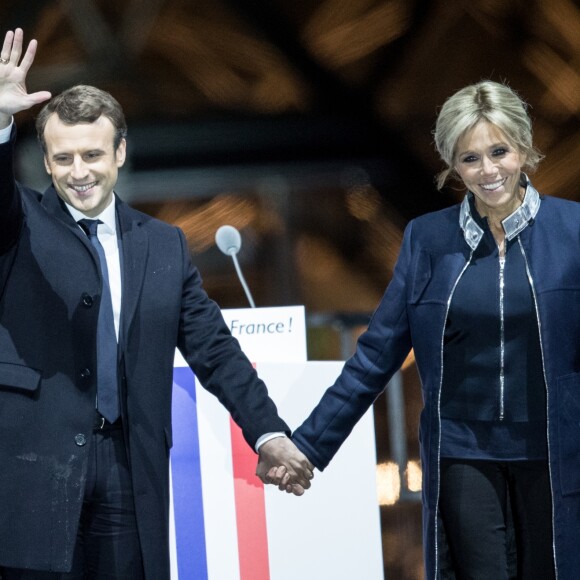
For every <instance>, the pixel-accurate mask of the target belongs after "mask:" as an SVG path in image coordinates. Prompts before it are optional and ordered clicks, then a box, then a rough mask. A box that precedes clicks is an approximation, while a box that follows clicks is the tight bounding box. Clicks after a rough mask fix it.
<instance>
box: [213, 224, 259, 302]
mask: <svg viewBox="0 0 580 580" xmlns="http://www.w3.org/2000/svg"><path fill="white" fill-rule="evenodd" d="M215 243H216V244H217V247H218V248H219V249H220V250H221V251H222V253H224V254H225V255H226V256H231V258H232V260H233V261H234V266H235V267H236V272H237V274H238V278H239V280H240V283H241V284H242V288H243V289H244V292H245V293H246V297H247V298H248V302H249V303H250V306H251V307H252V308H256V305H255V304H254V299H253V298H252V294H251V293H250V289H249V288H248V285H247V284H246V280H245V279H244V275H243V274H242V269H241V268H240V264H239V263H238V258H237V256H236V254H237V253H238V252H239V251H240V248H241V247H242V236H241V235H240V232H239V231H238V230H237V229H236V228H234V226H221V227H220V228H218V231H217V232H216V233H215Z"/></svg>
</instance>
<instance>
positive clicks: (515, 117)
mask: <svg viewBox="0 0 580 580" xmlns="http://www.w3.org/2000/svg"><path fill="white" fill-rule="evenodd" d="M480 121H488V122H489V123H492V124H493V125H495V126H496V127H498V128H499V129H500V130H501V131H502V132H503V133H504V135H505V136H506V138H507V139H508V140H509V142H510V143H511V144H512V145H513V146H514V147H515V148H516V149H517V150H518V152H519V153H520V154H522V155H525V159H526V160H525V163H524V167H525V168H526V169H527V170H528V171H533V170H534V169H535V168H536V166H537V165H538V163H539V161H540V159H541V158H542V155H541V154H540V152H539V151H538V150H537V149H536V148H535V147H534V145H533V143H532V121H531V119H530V117H529V115H528V113H527V104H526V103H525V102H524V101H523V100H522V99H520V97H518V95H517V94H516V93H515V92H514V91H513V90H512V89H510V88H509V87H508V86H506V85H504V84H501V83H496V82H493V81H488V80H486V81H481V82H479V83H476V84H473V85H469V86H467V87H465V88H463V89H461V90H459V91H457V92H456V93H455V94H454V95H452V96H451V97H449V98H448V99H447V100H446V101H445V103H444V104H443V107H442V108H441V111H440V112H439V115H438V117H437V123H436V126H435V131H434V137H435V146H436V148H437V151H438V152H439V155H440V156H441V159H442V160H443V161H444V162H445V163H446V165H447V168H446V169H445V170H444V171H442V172H441V173H440V174H439V175H438V176H437V187H438V189H441V188H442V187H443V185H444V184H445V182H446V181H447V179H448V177H449V176H450V174H451V173H452V172H453V170H454V165H455V155H456V148H457V143H458V141H459V139H460V138H461V137H462V136H463V135H464V134H465V133H466V132H467V131H469V130H470V129H472V128H473V127H475V125H477V123H479V122H480Z"/></svg>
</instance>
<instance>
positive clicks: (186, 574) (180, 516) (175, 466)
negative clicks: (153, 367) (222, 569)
mask: <svg viewBox="0 0 580 580" xmlns="http://www.w3.org/2000/svg"><path fill="white" fill-rule="evenodd" d="M172 412H173V448H172V450H171V473H172V478H173V504H174V509H175V535H176V548H177V568H178V573H179V580H208V572H207V556H206V549H205V528H204V518H203V499H202V494H201V466H200V458H199V432H198V423H197V401H196V398H195V380H194V376H193V373H192V372H191V370H190V369H189V368H174V369H173V409H172Z"/></svg>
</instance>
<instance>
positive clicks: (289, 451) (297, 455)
mask: <svg viewBox="0 0 580 580" xmlns="http://www.w3.org/2000/svg"><path fill="white" fill-rule="evenodd" d="M256 475H257V476H258V477H259V478H260V479H261V480H262V482H263V483H268V484H272V485H277V486H278V489H279V490H280V491H286V492H287V493H293V494H294V495H302V494H303V493H304V491H305V490H306V489H308V488H309V487H310V481H311V480H312V478H313V477H314V465H312V463H310V461H309V460H308V458H307V457H306V455H304V454H303V453H302V452H301V451H300V450H299V449H298V447H296V445H294V443H292V440H291V439H289V438H288V437H276V438H275V439H270V440H269V441H266V442H265V443H264V444H262V446H261V447H260V449H259V460H258V466H257V467H256Z"/></svg>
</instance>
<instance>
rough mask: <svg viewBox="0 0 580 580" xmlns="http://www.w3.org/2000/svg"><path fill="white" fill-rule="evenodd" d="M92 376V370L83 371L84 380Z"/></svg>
mask: <svg viewBox="0 0 580 580" xmlns="http://www.w3.org/2000/svg"><path fill="white" fill-rule="evenodd" d="M90 376H91V371H90V369H83V370H82V371H81V377H82V378H83V379H88V378H89V377H90Z"/></svg>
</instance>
